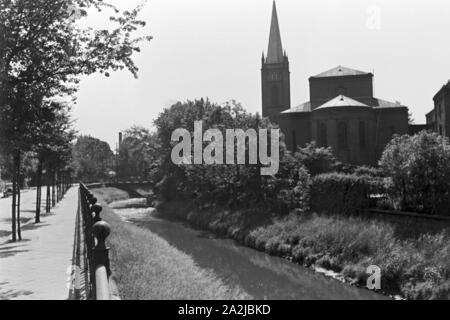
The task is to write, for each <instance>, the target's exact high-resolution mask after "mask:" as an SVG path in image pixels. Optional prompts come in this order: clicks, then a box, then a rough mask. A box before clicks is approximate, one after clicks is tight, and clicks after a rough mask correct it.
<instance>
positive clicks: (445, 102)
mask: <svg viewBox="0 0 450 320" xmlns="http://www.w3.org/2000/svg"><path fill="white" fill-rule="evenodd" d="M433 100H434V109H433V110H432V111H431V112H429V113H428V114H427V116H426V117H427V124H428V125H430V127H432V128H433V131H435V132H438V133H439V134H440V135H442V136H445V137H447V138H450V80H449V81H448V82H447V84H445V85H444V86H442V88H441V89H440V90H439V91H438V93H436V95H435V96H434V98H433Z"/></svg>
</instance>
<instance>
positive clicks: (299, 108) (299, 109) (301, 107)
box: [282, 101, 311, 113]
mask: <svg viewBox="0 0 450 320" xmlns="http://www.w3.org/2000/svg"><path fill="white" fill-rule="evenodd" d="M310 111H311V102H310V101H308V102H305V103H303V104H301V105H299V106H296V107H294V108H291V109H289V110H286V111H283V112H282V113H298V112H310Z"/></svg>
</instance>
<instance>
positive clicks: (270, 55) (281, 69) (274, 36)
mask: <svg viewBox="0 0 450 320" xmlns="http://www.w3.org/2000/svg"><path fill="white" fill-rule="evenodd" d="M261 59H262V68H261V85H262V113H263V116H264V117H268V118H270V120H272V121H273V122H275V123H276V122H278V116H279V114H280V113H281V112H283V111H284V110H287V109H290V107H291V83H290V72H289V59H288V57H287V54H286V51H284V53H283V46H282V44H281V34H280V26H279V25H278V15H277V6H276V4H275V1H274V2H273V9H272V22H271V25H270V36H269V49H268V50H267V56H266V57H264V53H263V56H262V58H261Z"/></svg>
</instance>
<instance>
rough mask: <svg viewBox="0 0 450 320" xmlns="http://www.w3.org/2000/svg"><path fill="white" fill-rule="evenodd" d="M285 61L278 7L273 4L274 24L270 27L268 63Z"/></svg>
mask: <svg viewBox="0 0 450 320" xmlns="http://www.w3.org/2000/svg"><path fill="white" fill-rule="evenodd" d="M283 61H284V56H283V45H282V44H281V34H280V26H279V24H278V15H277V6H276V4H275V1H274V2H273V9H272V22H271V25H270V36H269V48H268V50H267V59H266V63H282V62H283Z"/></svg>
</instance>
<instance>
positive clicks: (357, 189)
mask: <svg viewBox="0 0 450 320" xmlns="http://www.w3.org/2000/svg"><path fill="white" fill-rule="evenodd" d="M375 193H383V182H382V180H380V179H376V178H372V177H369V176H357V175H346V174H340V173H331V174H323V175H318V176H316V177H314V178H313V179H312V184H311V201H310V206H311V209H312V210H313V211H316V212H319V213H330V214H331V213H332V214H346V215H354V214H358V213H359V212H360V211H362V210H364V209H367V208H369V207H370V206H371V204H372V200H371V198H370V195H371V194H375Z"/></svg>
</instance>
